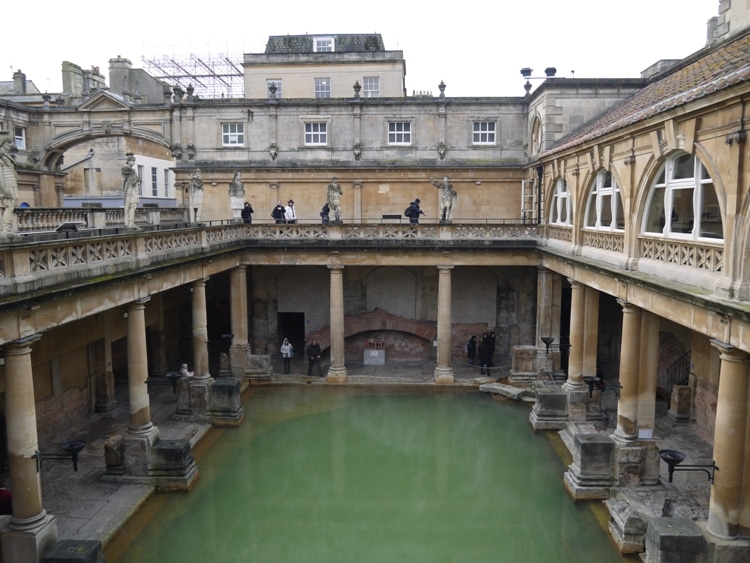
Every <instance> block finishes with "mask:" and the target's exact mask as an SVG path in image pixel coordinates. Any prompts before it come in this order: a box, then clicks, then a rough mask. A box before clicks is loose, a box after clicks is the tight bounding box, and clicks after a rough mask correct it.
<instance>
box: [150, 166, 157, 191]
mask: <svg viewBox="0 0 750 563" xmlns="http://www.w3.org/2000/svg"><path fill="white" fill-rule="evenodd" d="M151 196H152V197H159V169H158V168H157V167H156V166H152V167H151Z"/></svg>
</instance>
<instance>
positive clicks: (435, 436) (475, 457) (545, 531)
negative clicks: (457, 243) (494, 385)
mask: <svg viewBox="0 0 750 563" xmlns="http://www.w3.org/2000/svg"><path fill="white" fill-rule="evenodd" d="M245 408H246V413H247V418H246V419H245V422H244V423H243V425H242V426H241V427H240V428H233V429H224V430H212V431H211V432H210V433H209V436H208V441H209V442H210V445H209V446H206V445H202V446H201V448H202V449H204V450H205V451H204V452H203V453H199V454H198V455H199V466H200V471H201V478H200V480H199V481H198V483H197V484H196V486H195V487H194V489H193V490H192V491H191V492H190V493H188V494H176V493H171V494H157V495H154V496H152V497H151V499H150V500H149V501H148V502H147V503H146V505H145V506H144V507H143V508H142V509H141V510H140V511H139V513H138V514H137V515H136V516H135V517H134V518H133V519H131V521H130V522H128V523H127V524H126V526H125V527H124V530H123V531H122V533H121V534H120V536H119V537H118V538H115V540H113V541H112V542H111V543H110V545H109V546H108V548H107V560H108V561H110V563H113V562H115V561H117V562H120V563H131V562H132V563H136V562H137V563H149V562H154V563H156V562H158V563H171V562H174V563H177V562H179V563H184V562H187V561H206V562H210V561H221V562H225V563H226V562H250V561H253V562H263V563H266V562H285V563H289V562H318V561H320V562H348V563H350V562H355V561H356V562H400V561H404V562H430V563H436V562H444V561H445V562H497V561H501V562H505V561H507V562H541V561H554V562H555V563H565V562H576V563H579V562H596V563H607V562H620V561H622V559H621V557H620V556H619V555H618V554H617V552H616V550H615V549H614V548H613V547H612V545H611V543H610V541H609V539H608V536H607V534H606V532H605V531H604V530H603V529H602V526H601V525H600V523H599V522H598V521H597V518H596V517H595V515H594V513H593V512H592V510H591V509H590V506H589V505H588V504H575V503H573V502H572V501H571V500H570V498H569V497H568V496H567V494H566V493H565V491H564V489H563V485H562V476H563V472H564V471H565V466H564V465H563V463H562V462H561V461H560V459H559V456H558V454H557V453H556V451H555V447H554V446H553V444H552V442H551V441H550V440H549V438H548V437H547V436H545V435H544V434H536V435H535V434H534V433H533V432H532V430H531V428H530V426H529V422H528V412H529V409H528V406H527V405H524V404H520V403H514V402H510V401H498V400H495V399H493V398H492V397H491V396H489V395H487V394H484V393H480V392H478V391H477V390H476V389H473V388H440V389H434V388H429V389H428V388H396V387H387V388H383V387H355V386H336V387H334V386H323V385H308V386H303V385H288V386H268V387H260V388H257V389H256V388H252V393H250V394H248V395H247V398H246V402H245ZM123 546H126V548H123ZM123 549H124V551H123Z"/></svg>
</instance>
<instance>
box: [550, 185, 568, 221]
mask: <svg viewBox="0 0 750 563" xmlns="http://www.w3.org/2000/svg"><path fill="white" fill-rule="evenodd" d="M571 206H572V202H571V198H570V192H569V191H568V183H567V182H566V181H565V180H563V179H562V178H558V179H557V184H555V193H554V195H553V196H552V204H551V205H550V214H549V222H550V224H551V225H570V224H571V223H572V211H571Z"/></svg>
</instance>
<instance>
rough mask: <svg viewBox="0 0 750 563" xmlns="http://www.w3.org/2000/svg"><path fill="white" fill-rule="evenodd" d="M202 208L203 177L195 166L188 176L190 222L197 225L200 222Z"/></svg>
mask: <svg viewBox="0 0 750 563" xmlns="http://www.w3.org/2000/svg"><path fill="white" fill-rule="evenodd" d="M202 209H203V179H202V178H201V169H200V168H196V169H195V172H193V175H192V176H191V177H190V222H191V223H192V224H194V225H197V224H198V223H200V222H201V210H202Z"/></svg>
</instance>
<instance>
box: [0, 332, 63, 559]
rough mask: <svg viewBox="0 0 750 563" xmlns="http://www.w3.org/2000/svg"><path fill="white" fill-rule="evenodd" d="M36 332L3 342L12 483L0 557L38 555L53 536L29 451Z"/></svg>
mask: <svg viewBox="0 0 750 563" xmlns="http://www.w3.org/2000/svg"><path fill="white" fill-rule="evenodd" d="M40 337H41V336H40V335H39V334H35V335H33V336H29V337H26V338H23V339H21V340H17V341H15V342H13V343H11V344H8V345H6V346H5V347H4V348H3V352H4V356H5V414H6V424H7V437H8V469H9V472H10V484H11V488H12V489H13V515H12V516H11V519H10V525H9V527H8V528H6V529H5V531H3V534H2V541H1V542H0V544H1V545H2V558H3V560H4V561H39V560H40V559H41V554H42V553H43V552H44V550H45V549H47V548H48V547H50V546H52V545H54V544H55V543H56V542H57V522H56V521H55V518H54V516H50V515H48V514H47V512H46V511H45V510H44V508H43V506H42V486H41V481H40V479H39V473H37V471H36V459H35V457H34V455H35V454H36V452H37V449H38V447H39V445H38V443H37V433H36V406H35V402H34V376H33V372H32V367H31V344H33V343H34V342H36V341H37V340H39V338H40Z"/></svg>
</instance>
